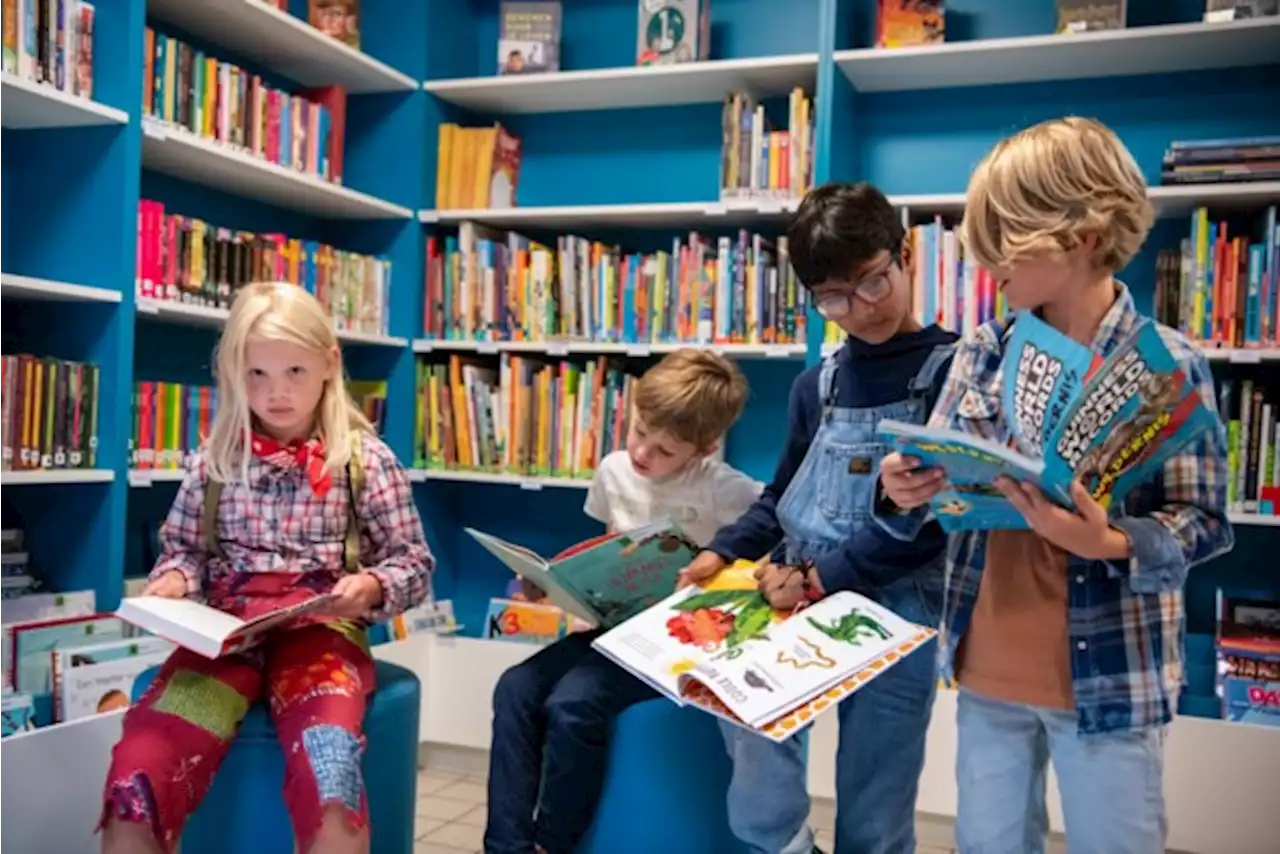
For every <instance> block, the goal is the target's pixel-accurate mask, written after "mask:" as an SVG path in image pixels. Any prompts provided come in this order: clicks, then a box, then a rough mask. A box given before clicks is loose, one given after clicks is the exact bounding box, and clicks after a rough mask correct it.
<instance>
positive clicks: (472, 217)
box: [418, 198, 800, 228]
mask: <svg viewBox="0 0 1280 854" xmlns="http://www.w3.org/2000/svg"><path fill="white" fill-rule="evenodd" d="M799 204H800V200H799V199H798V198H759V199H751V198H745V199H741V200H739V199H729V200H723V201H716V202H649V203H641V204H616V205H548V206H545V207H515V208H473V209H466V208H463V209H456V210H449V209H445V210H427V211H419V212H418V218H419V220H420V221H422V222H423V223H432V224H440V225H460V224H461V223H463V222H468V221H474V222H482V223H484V224H486V225H491V226H495V227H516V226H522V225H523V226H527V227H537V228H583V227H591V228H610V227H613V228H671V227H679V226H688V225H703V226H706V227H708V228H715V227H720V226H734V225H743V224H750V223H767V222H772V223H775V224H777V225H783V224H785V223H786V221H787V219H788V217H790V216H791V214H793V213H794V212H795V209H796V207H797V206H798V205H799Z"/></svg>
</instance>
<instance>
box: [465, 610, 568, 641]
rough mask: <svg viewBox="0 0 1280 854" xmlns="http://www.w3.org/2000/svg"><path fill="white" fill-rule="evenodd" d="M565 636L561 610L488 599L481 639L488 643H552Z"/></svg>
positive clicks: (565, 621) (563, 616) (566, 624)
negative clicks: (496, 641)
mask: <svg viewBox="0 0 1280 854" xmlns="http://www.w3.org/2000/svg"><path fill="white" fill-rule="evenodd" d="M567 633H568V621H567V620H566V619H565V613H564V611H561V610H560V609H559V608H557V607H555V606H554V605H540V604H538V603H535V602H522V601H517V600H514V599H490V600H489V614H488V616H487V617H486V618H485V632H484V636H485V637H486V638H489V639H490V640H504V641H513V642H516V643H532V644H537V645H539V646H546V645H547V644H551V643H555V642H556V641H558V640H560V638H562V637H564V636H565V635H566V634H567Z"/></svg>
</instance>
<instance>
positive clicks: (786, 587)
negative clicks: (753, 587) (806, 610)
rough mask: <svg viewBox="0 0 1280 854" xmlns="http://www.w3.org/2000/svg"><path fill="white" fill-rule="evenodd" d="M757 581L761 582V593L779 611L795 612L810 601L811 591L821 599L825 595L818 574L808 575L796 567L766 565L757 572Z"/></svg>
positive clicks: (811, 573)
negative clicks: (798, 606) (796, 608)
mask: <svg viewBox="0 0 1280 854" xmlns="http://www.w3.org/2000/svg"><path fill="white" fill-rule="evenodd" d="M756 581H758V582H760V592H761V593H762V594H763V595H764V598H765V599H767V600H768V602H769V604H770V605H772V606H773V607H774V608H775V609H777V610H779V611H791V610H794V609H795V607H796V606H797V605H799V604H800V603H801V602H805V601H808V600H809V598H810V589H812V590H813V591H814V592H815V593H816V594H817V595H818V597H819V598H821V596H822V595H823V591H822V584H821V582H820V581H819V580H818V574H817V573H816V572H809V573H806V572H804V571H803V570H801V569H799V568H797V567H794V566H784V565H781V564H776V563H766V564H765V565H764V566H762V567H760V568H759V569H757V570H756ZM806 582H807V584H808V588H806Z"/></svg>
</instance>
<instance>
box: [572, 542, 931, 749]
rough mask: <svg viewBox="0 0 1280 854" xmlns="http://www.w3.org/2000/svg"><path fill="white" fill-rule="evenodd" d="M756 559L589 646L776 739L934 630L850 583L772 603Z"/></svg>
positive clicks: (680, 698) (675, 695) (658, 686)
mask: <svg viewBox="0 0 1280 854" xmlns="http://www.w3.org/2000/svg"><path fill="white" fill-rule="evenodd" d="M756 567H757V564H755V563H751V562H749V561H737V562H736V563H734V564H733V565H732V566H730V567H728V568H726V569H724V570H722V571H721V572H720V573H718V574H717V575H716V576H715V577H714V578H712V579H710V580H709V581H707V582H705V583H703V584H702V585H690V586H688V587H685V588H684V589H682V590H679V591H677V592H676V593H674V594H671V595H670V596H668V597H666V598H665V599H663V601H661V602H659V603H658V604H656V605H654V606H653V607H651V608H649V609H647V610H646V611H644V612H642V613H640V614H639V615H637V616H635V617H633V618H632V619H630V620H628V621H627V622H625V623H623V624H622V625H619V626H617V627H615V628H613V629H612V630H610V631H608V632H605V633H604V634H603V635H601V636H600V637H598V638H596V640H595V641H594V643H593V646H594V647H595V648H596V649H597V650H599V651H600V652H601V653H602V654H603V655H605V656H607V657H608V658H609V659H611V660H612V661H613V662H614V663H616V664H617V665H619V666H620V667H622V668H624V669H626V670H627V671H629V672H630V673H632V674H633V675H634V676H636V677H637V678H639V679H642V680H644V681H645V682H647V683H648V684H649V685H651V686H652V687H653V688H654V689H655V690H657V691H658V692H660V693H661V694H663V695H665V696H666V697H668V698H669V699H671V700H673V701H674V702H676V703H678V704H680V705H691V706H696V707H698V708H700V709H703V710H704V711H707V712H710V713H711V714H713V715H716V716H717V717H720V718H723V719H725V720H727V721H729V722H731V723H734V724H736V725H738V726H741V727H743V728H745V729H748V730H751V731H753V732H756V733H758V734H760V735H762V736H764V737H765V738H768V739H770V740H772V741H777V742H781V741H785V740H787V739H789V738H791V737H792V736H794V735H795V734H796V733H798V732H800V731H801V730H803V729H804V728H805V727H806V726H807V725H808V724H809V723H811V722H812V721H813V720H814V719H815V718H816V717H817V716H818V715H820V714H822V713H823V712H825V711H827V710H828V709H830V708H832V707H834V706H835V705H837V704H838V703H839V702H840V701H841V700H843V699H845V698H846V697H848V696H850V695H851V694H853V693H854V692H856V691H858V690H859V689H860V688H862V687H863V686H864V685H866V684H867V683H869V682H870V681H871V680H873V679H875V678H876V677H877V676H879V675H881V674H882V673H884V672H885V671H886V670H887V669H888V668H890V667H892V666H893V665H894V664H896V663H898V662H899V661H901V660H902V659H903V658H905V657H906V656H908V655H911V654H912V653H913V652H915V651H916V650H917V649H919V648H920V647H921V646H922V645H924V644H925V643H926V642H927V641H928V640H929V639H930V638H932V637H933V636H934V635H935V634H936V632H935V631H934V630H933V629H930V628H927V627H925V626H919V625H916V624H914V623H911V622H909V621H907V620H904V619H902V618H901V617H899V616H898V615H897V614H895V613H893V612H892V611H890V610H889V609H887V608H885V607H884V606H882V605H879V604H877V603H875V602H872V601H871V600H870V599H867V598H866V597H864V596H861V595H859V594H857V593H853V592H848V591H842V592H839V593H835V594H833V595H831V596H828V597H827V598H825V599H823V600H822V601H821V602H818V603H816V604H814V605H811V606H809V607H807V608H805V609H803V610H801V611H798V612H782V611H776V610H774V609H773V608H772V607H770V605H769V603H768V602H767V601H766V600H765V598H764V596H763V595H762V594H761V593H760V591H759V586H758V583H757V582H756V580H755V577H754V573H755V570H756Z"/></svg>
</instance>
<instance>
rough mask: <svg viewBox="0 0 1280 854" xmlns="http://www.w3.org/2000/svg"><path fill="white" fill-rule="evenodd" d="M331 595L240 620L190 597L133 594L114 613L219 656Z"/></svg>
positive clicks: (305, 612) (309, 610) (195, 649)
mask: <svg viewBox="0 0 1280 854" xmlns="http://www.w3.org/2000/svg"><path fill="white" fill-rule="evenodd" d="M333 599H334V596H333V594H331V593H329V594H324V595H320V596H314V597H312V598H310V599H308V600H306V601H305V602H300V603H298V604H296V605H290V606H289V607H287V608H279V609H277V610H274V611H269V612H267V613H266V614H262V615H261V616H258V617H255V618H253V619H252V620H242V619H240V618H239V617H235V616H232V615H231V614H228V613H226V612H225V611H219V610H218V609H216V608H210V607H209V606H208V605H204V604H201V603H200V602H196V601H194V600H191V599H166V598H164V597H161V596H135V597H133V598H130V599H125V600H123V601H121V602H120V608H119V609H118V610H117V611H116V616H118V617H119V618H120V619H122V620H124V621H126V622H128V623H132V624H133V625H135V626H138V627H139V628H142V629H146V630H147V631H149V632H151V633H153V634H156V635H159V636H160V637H162V638H166V639H168V640H170V641H172V642H174V643H176V644H178V645H179V646H182V647H186V648H187V649H189V650H191V651H192V652H197V653H199V654H200V655H203V656H204V657H205V658H221V657H222V656H224V655H230V654H231V653H233V652H239V651H240V650H242V649H246V648H248V647H250V646H252V645H253V644H255V643H256V642H257V641H259V640H261V639H262V636H263V635H265V634H266V633H267V632H269V631H271V630H272V629H276V628H280V627H281V626H284V625H286V624H288V623H291V622H293V621H294V620H297V619H298V618H300V617H304V616H307V615H309V614H313V613H316V612H318V611H321V610H322V609H323V608H324V607H325V606H326V605H328V604H329V603H330V602H331V601H332V600H333Z"/></svg>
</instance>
